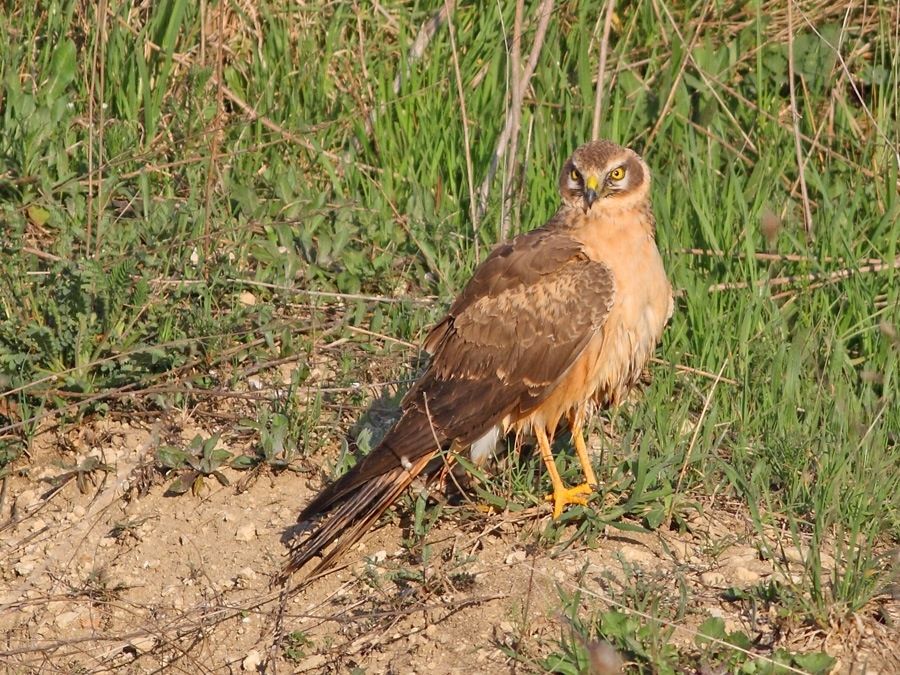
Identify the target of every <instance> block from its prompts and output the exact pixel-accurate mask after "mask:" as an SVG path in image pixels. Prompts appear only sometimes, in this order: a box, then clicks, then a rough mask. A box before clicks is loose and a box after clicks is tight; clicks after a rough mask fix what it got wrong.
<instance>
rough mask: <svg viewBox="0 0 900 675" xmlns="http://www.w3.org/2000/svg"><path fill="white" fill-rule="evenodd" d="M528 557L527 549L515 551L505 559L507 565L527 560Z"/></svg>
mask: <svg viewBox="0 0 900 675" xmlns="http://www.w3.org/2000/svg"><path fill="white" fill-rule="evenodd" d="M526 558H528V554H527V553H525V551H513V552H512V553H510V554H509V555H508V556H506V559H505V560H504V561H503V562H504V563H506V564H507V565H515V564H517V563H522V562H525V560H526Z"/></svg>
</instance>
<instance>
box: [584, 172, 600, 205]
mask: <svg viewBox="0 0 900 675" xmlns="http://www.w3.org/2000/svg"><path fill="white" fill-rule="evenodd" d="M598 187H600V184H599V183H598V181H597V177H596V176H588V177H587V179H586V180H585V181H584V201H585V202H587V208H585V211H588V210H589V209H590V208H591V206H592V205H593V204H594V202H595V201H597V198H598V197H600V196H601V195H599V194H598V193H597V188H598Z"/></svg>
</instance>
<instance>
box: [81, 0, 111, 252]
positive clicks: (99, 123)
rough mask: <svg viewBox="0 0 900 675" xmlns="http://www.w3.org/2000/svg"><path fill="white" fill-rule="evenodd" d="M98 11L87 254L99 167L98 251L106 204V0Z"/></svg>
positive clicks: (90, 100) (90, 96) (89, 151)
mask: <svg viewBox="0 0 900 675" xmlns="http://www.w3.org/2000/svg"><path fill="white" fill-rule="evenodd" d="M97 14H98V15H99V18H100V21H99V23H100V30H99V32H98V33H97V36H96V40H95V41H94V49H93V54H92V56H91V60H92V62H93V63H92V66H91V81H90V84H89V90H88V120H89V122H88V136H89V138H88V147H87V155H88V191H87V223H86V224H85V228H86V230H85V238H84V241H85V254H86V256H87V257H90V255H91V239H92V237H93V233H92V226H93V222H94V183H95V178H94V172H95V169H96V190H97V202H98V203H99V204H100V207H99V208H97V209H96V219H97V227H96V231H97V238H98V241H97V245H96V246H95V247H94V249H95V253H96V251H97V249H99V248H100V242H99V233H100V213H101V211H102V208H103V170H102V168H101V167H102V165H103V154H104V152H103V127H104V114H103V108H104V106H103V99H104V92H105V90H106V58H104V54H103V53H102V50H103V49H104V48H105V46H106V0H100V3H99V5H98V6H97ZM95 96H98V97H99V99H100V100H99V103H100V105H99V106H97V111H96V115H97V118H98V119H97V120H96V124H95V119H94V114H95V110H94V98H95ZM95 130H96V134H97V139H96V141H97V154H98V156H99V157H98V161H97V164H96V167H95V165H94V138H93V136H94V133H95Z"/></svg>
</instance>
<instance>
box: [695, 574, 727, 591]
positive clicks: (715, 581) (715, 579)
mask: <svg viewBox="0 0 900 675" xmlns="http://www.w3.org/2000/svg"><path fill="white" fill-rule="evenodd" d="M700 581H701V582H703V584H705V585H706V586H713V587H715V588H727V587H728V580H727V579H726V578H725V575H724V574H722V573H721V572H719V571H718V570H713V571H711V572H704V573H703V574H701V575H700Z"/></svg>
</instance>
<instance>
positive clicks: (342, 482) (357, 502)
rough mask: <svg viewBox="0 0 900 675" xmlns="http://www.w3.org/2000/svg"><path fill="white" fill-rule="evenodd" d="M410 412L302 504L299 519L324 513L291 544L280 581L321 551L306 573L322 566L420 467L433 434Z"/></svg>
mask: <svg viewBox="0 0 900 675" xmlns="http://www.w3.org/2000/svg"><path fill="white" fill-rule="evenodd" d="M411 417H413V419H409V418H408V417H407V416H404V418H401V420H400V421H399V422H398V423H397V425H396V426H395V427H394V428H393V429H391V430H390V431H389V432H388V434H387V436H386V437H385V439H384V440H383V441H382V442H381V443H379V444H378V446H377V447H376V448H375V449H374V450H372V452H371V453H369V454H368V455H367V456H366V457H365V458H363V460H362V461H361V462H360V463H359V464H357V465H356V466H355V467H354V468H353V469H351V470H350V471H349V472H348V473H346V474H344V475H343V476H342V477H341V478H339V479H338V480H337V481H335V482H334V483H332V484H331V485H329V486H327V487H326V488H325V489H323V490H322V491H321V492H320V493H319V494H318V495H316V497H315V498H314V499H313V501H312V502H310V504H308V505H307V507H306V508H305V509H304V510H303V512H302V513H301V514H300V517H299V518H298V520H299V521H300V522H303V521H306V520H309V519H311V518H314V517H316V516H319V515H322V514H324V519H323V520H322V522H321V523H319V524H318V526H317V527H316V528H315V529H314V530H313V531H312V532H311V533H310V534H309V535H308V536H307V537H306V538H305V539H303V540H302V541H301V542H299V543H298V544H297V545H296V546H295V547H294V548H293V550H292V551H291V553H290V560H289V561H288V563H287V564H286V565H285V566H284V569H283V570H282V571H281V574H280V575H279V576H278V577H277V578H276V580H275V581H276V583H284V582H285V581H287V579H288V577H289V576H290V575H291V574H293V573H294V572H296V571H298V570H299V569H301V568H302V567H304V566H305V565H306V564H307V563H308V562H310V561H311V560H312V559H313V558H315V557H316V556H318V555H320V554H322V553H323V552H324V555H323V556H322V558H321V559H320V560H319V561H318V563H317V564H316V566H315V567H314V568H313V569H312V570H311V572H310V573H309V575H308V576H307V577H306V579H307V580H309V579H312V578H314V577H316V576H318V575H319V574H321V573H323V572H325V571H326V570H327V569H328V568H329V567H330V566H331V565H333V564H334V562H335V561H336V560H337V559H338V557H340V556H341V554H343V553H344V552H345V551H346V550H347V549H348V548H350V547H351V546H353V545H354V544H355V543H356V542H358V541H359V540H360V539H361V538H362V536H363V535H364V534H365V533H366V532H367V531H368V529H369V527H370V526H371V525H372V524H373V523H374V522H375V521H376V520H377V519H378V517H379V516H381V514H382V513H384V512H385V511H386V510H387V508H388V507H389V506H390V505H391V504H393V503H394V502H395V501H397V499H399V498H400V495H402V494H403V491H404V490H406V489H407V488H408V487H409V486H410V484H411V483H412V482H413V480H415V478H416V476H418V475H419V474H421V473H422V471H424V470H425V467H426V466H427V465H428V463H429V462H430V461H431V460H432V459H433V458H434V457H435V456H436V455H437V453H438V450H439V447H438V443H437V442H436V440H438V439H436V438H435V434H434V431H433V429H432V427H431V425H430V424H429V422H428V420H427V419H424V420H423V419H415V417H418V416H411ZM423 417H424V416H423ZM423 422H424V425H423ZM397 448H403V449H404V451H400V450H398V449H397ZM407 448H410V449H411V450H408V451H405V449H407ZM329 546H330V547H331V548H329ZM326 549H328V551H327V552H325V550H326Z"/></svg>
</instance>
